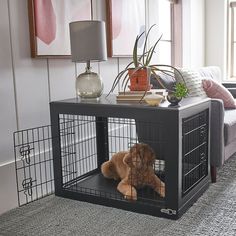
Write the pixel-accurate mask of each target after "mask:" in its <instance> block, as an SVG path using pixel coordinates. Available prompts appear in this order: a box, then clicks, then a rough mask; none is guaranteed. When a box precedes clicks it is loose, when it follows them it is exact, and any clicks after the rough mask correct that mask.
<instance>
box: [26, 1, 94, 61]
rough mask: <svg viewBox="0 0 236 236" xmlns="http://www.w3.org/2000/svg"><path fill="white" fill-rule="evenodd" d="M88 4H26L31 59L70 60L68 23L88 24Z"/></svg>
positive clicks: (57, 2) (56, 2) (89, 3)
mask: <svg viewBox="0 0 236 236" xmlns="http://www.w3.org/2000/svg"><path fill="white" fill-rule="evenodd" d="M91 8H92V3H91V0H79V1H78V0H28V12H29V28H30V45H31V56H32V57H35V58H58V57H59V58H60V57H62V58H63V57H64V58H65V57H69V56H70V54H71V53H70V36H69V23H70V22H72V21H78V20H91V10H92V9H91Z"/></svg>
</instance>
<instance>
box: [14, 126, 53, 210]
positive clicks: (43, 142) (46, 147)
mask: <svg viewBox="0 0 236 236" xmlns="http://www.w3.org/2000/svg"><path fill="white" fill-rule="evenodd" d="M13 138H14V151H15V168H16V181H17V194H18V205H19V206H22V205H25V204H28V203H30V202H33V201H35V200H38V199H40V198H42V197H45V196H48V195H50V194H52V193H54V173H53V157H52V137H51V126H50V125H47V126H41V127H37V128H32V129H26V130H21V131H17V132H15V133H14V135H13Z"/></svg>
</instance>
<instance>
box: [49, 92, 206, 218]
mask: <svg viewBox="0 0 236 236" xmlns="http://www.w3.org/2000/svg"><path fill="white" fill-rule="evenodd" d="M209 110H210V102H209V100H202V99H199V100H197V101H195V100H193V99H186V101H184V102H183V103H182V105H181V107H167V106H163V107H158V108H157V107H148V106H145V105H139V104H136V105H134V104H132V105H131V104H130V105H129V106H127V104H119V103H116V102H115V99H114V98H110V99H107V98H105V97H102V98H100V101H87V102H86V101H83V100H82V101H81V100H79V99H70V100H64V101H59V102H52V103H50V112H51V125H52V135H53V137H54V138H53V140H52V147H53V157H54V178H55V194H56V195H57V196H62V197H68V198H72V199H78V200H83V201H88V202H92V203H98V204H102V205H107V206H112V207H117V208H122V209H126V210H131V211H136V212H140V213H147V214H151V215H157V216H164V217H167V218H172V219H177V218H178V217H179V216H181V215H182V214H183V212H184V211H186V210H187V208H188V207H189V206H191V205H192V204H193V202H194V201H196V199H198V197H199V196H200V195H201V194H202V193H203V192H204V191H205V189H206V188H207V187H208V185H209V132H210V130H209V114H210V113H209ZM202 114H204V115H203V116H204V117H205V124H204V125H205V126H206V129H205V131H204V132H205V133H206V134H207V135H206V136H205V138H206V146H207V149H206V150H205V154H206V155H205V157H204V158H205V159H206V165H207V166H206V171H205V172H204V175H203V176H202V178H201V180H200V181H197V182H196V183H194V186H192V187H191V189H188V190H187V191H184V192H183V187H184V185H183V178H182V175H183V173H184V172H183V158H182V155H184V154H186V153H185V150H183V149H184V142H185V141H184V140H185V138H184V137H186V133H185V131H184V128H183V127H184V126H183V124H184V123H186V121H187V120H188V119H189V118H191V119H193V117H197V118H196V119H198V118H199V117H202ZM65 115H66V116H70V115H71V116H88V117H95V126H96V137H97V138H96V141H97V143H96V146H97V160H98V162H97V167H98V168H97V169H96V171H98V172H99V171H100V168H99V167H100V165H101V164H102V163H103V162H104V161H105V160H107V159H108V155H109V150H108V148H109V144H108V137H109V135H108V119H109V118H116V119H124V118H125V119H132V120H135V121H136V124H138V123H140V122H146V123H147V122H149V123H154V124H161V127H162V130H164V131H165V132H163V133H162V139H163V140H164V141H165V142H166V143H167V144H168V145H169V148H165V150H164V152H165V154H164V156H165V184H166V189H165V194H166V196H165V198H164V201H163V202H162V204H160V205H156V207H153V205H151V204H149V202H147V203H146V204H144V203H143V202H140V201H134V202H130V201H125V200H123V199H122V198H120V199H114V198H112V197H108V196H107V195H106V194H102V193H101V192H96V191H94V193H93V194H90V192H86V190H85V189H83V191H74V190H75V189H74V190H72V191H71V190H69V189H66V188H64V185H63V169H62V166H63V164H62V158H61V153H62V146H61V138H60V137H61V134H60V130H61V128H60V123H61V121H60V117H62V116H65ZM137 121H138V122H137ZM193 129H198V130H200V131H201V125H200V124H199V125H198V126H196V127H193ZM137 130H138V129H137ZM139 136H140V137H141V136H142V134H140V133H139ZM140 137H139V139H140ZM198 144H199V143H198ZM198 144H197V145H198ZM194 148H196V147H194ZM200 158H201V156H200ZM90 174H91V172H89V173H88V175H84V176H83V177H88V176H89V175H90ZM78 180H79V179H78ZM80 180H81V178H80Z"/></svg>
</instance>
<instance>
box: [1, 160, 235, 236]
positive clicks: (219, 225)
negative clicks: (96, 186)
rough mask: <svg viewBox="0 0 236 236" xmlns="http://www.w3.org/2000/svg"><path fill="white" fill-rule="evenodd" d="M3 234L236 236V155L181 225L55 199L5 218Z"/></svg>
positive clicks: (146, 216) (2, 226)
mask: <svg viewBox="0 0 236 236" xmlns="http://www.w3.org/2000/svg"><path fill="white" fill-rule="evenodd" d="M0 235H4V236H6V235H9V236H14V235H29V236H36V235H37V236H40V235H50V236H53V235H57V236H59V235H70V236H71V235H81V236H86V235H101V236H103V235H104V236H120V235H122V236H124V235H129V236H139V235H140V236H146V235H147V236H152V235H161V236H168V235H171V236H173V235H174V236H183V235H191V236H198V235H202V236H203V235H204V236H217V235H227V236H230V235H236V156H234V158H231V159H230V160H229V161H228V162H227V163H226V164H225V165H224V167H223V168H222V169H220V170H219V177H218V181H217V183H216V184H211V185H210V188H209V189H208V190H207V191H206V192H205V193H204V194H203V196H202V197H200V198H199V200H198V201H197V202H196V203H195V204H194V205H193V206H192V207H191V208H190V209H189V210H188V211H187V212H186V213H185V214H184V215H183V216H182V218H181V219H179V220H177V221H174V220H167V219H163V218H158V217H153V216H148V215H142V214H137V213H132V212H128V211H124V210H119V209H114V208H109V207H104V206H99V205H94V204H89V203H85V202H79V201H74V200H69V199H63V198H59V197H55V196H50V197H46V198H44V199H42V200H39V201H36V202H33V203H31V204H29V205H27V206H24V207H20V208H16V209H13V210H11V211H9V212H8V213H5V214H3V215H1V216H0Z"/></svg>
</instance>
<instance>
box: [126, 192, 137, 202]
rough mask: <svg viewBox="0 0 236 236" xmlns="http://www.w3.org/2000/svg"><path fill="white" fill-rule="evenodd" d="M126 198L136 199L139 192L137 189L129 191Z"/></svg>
mask: <svg viewBox="0 0 236 236" xmlns="http://www.w3.org/2000/svg"><path fill="white" fill-rule="evenodd" d="M124 198H125V199H126V200H130V201H136V200H137V192H136V191H127V192H126V193H125V195H124Z"/></svg>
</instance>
